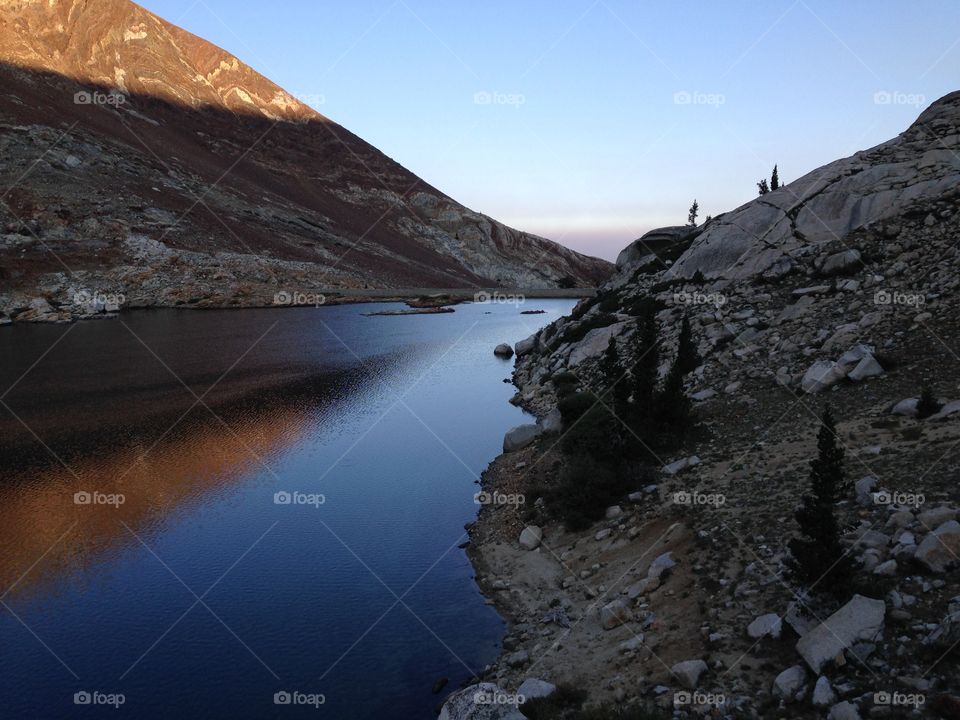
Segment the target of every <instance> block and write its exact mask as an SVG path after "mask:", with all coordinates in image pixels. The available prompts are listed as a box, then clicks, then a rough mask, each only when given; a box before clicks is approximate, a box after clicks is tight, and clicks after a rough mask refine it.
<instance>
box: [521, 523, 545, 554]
mask: <svg viewBox="0 0 960 720" xmlns="http://www.w3.org/2000/svg"><path fill="white" fill-rule="evenodd" d="M542 540H543V530H541V529H540V528H539V527H538V526H536V525H527V527H525V528H524V529H523V531H522V532H521V533H520V541H519V542H520V547H522V548H524V549H525V550H536V549H537V548H538V547H540V543H541V541H542Z"/></svg>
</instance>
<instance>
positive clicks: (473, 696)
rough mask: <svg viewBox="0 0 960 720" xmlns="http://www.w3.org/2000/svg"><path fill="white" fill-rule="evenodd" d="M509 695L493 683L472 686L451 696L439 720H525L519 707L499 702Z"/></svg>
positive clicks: (441, 711) (444, 705)
mask: <svg viewBox="0 0 960 720" xmlns="http://www.w3.org/2000/svg"><path fill="white" fill-rule="evenodd" d="M507 697H509V695H508V694H507V692H506V691H504V690H502V689H501V688H500V687H498V686H497V685H494V684H493V683H486V682H485V683H479V684H477V685H470V686H468V687H465V688H464V689H463V690H458V691H457V692H455V693H453V694H452V695H450V696H449V697H448V698H447V700H446V702H444V704H443V708H441V710H440V715H439V716H438V720H525V716H524V715H523V713H521V712H520V711H519V710H518V709H517V706H516V705H514V704H512V703H506V702H497V700H498V699H499V698H507Z"/></svg>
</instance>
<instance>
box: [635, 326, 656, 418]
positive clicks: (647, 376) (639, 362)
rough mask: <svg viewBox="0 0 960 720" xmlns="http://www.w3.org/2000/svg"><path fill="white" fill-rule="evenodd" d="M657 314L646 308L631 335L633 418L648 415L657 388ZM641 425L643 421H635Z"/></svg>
mask: <svg viewBox="0 0 960 720" xmlns="http://www.w3.org/2000/svg"><path fill="white" fill-rule="evenodd" d="M657 335H658V333H657V315H656V311H655V310H654V309H653V308H646V309H645V311H644V314H643V315H642V316H641V317H640V319H639V321H638V327H637V330H636V332H635V333H634V336H633V339H634V341H633V351H634V365H633V370H632V381H633V382H632V387H631V390H632V394H633V411H632V415H633V416H634V418H635V419H638V420H639V419H642V418H646V417H649V415H650V414H651V411H652V409H653V399H654V395H655V394H656V390H657V379H658V374H659V368H660V348H659V345H658V341H659V338H658V337H657ZM637 424H638V425H642V424H643V423H642V422H641V423H637Z"/></svg>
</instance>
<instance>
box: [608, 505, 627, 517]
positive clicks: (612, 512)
mask: <svg viewBox="0 0 960 720" xmlns="http://www.w3.org/2000/svg"><path fill="white" fill-rule="evenodd" d="M621 515H623V508H621V507H620V506H619V505H611V506H610V507H608V508H607V509H606V510H605V511H604V513H603V516H604V517H605V518H606V519H607V520H613V519H615V518H618V517H620V516H621Z"/></svg>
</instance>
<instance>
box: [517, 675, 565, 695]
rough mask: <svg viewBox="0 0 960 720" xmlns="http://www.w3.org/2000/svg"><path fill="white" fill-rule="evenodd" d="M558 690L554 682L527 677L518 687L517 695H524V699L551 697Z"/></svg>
mask: <svg viewBox="0 0 960 720" xmlns="http://www.w3.org/2000/svg"><path fill="white" fill-rule="evenodd" d="M556 690H557V686H556V685H554V684H553V683H548V682H547V681H546V680H540V679H539V678H527V679H526V680H524V681H523V682H522V683H520V687H518V688H517V695H522V696H523V699H524V701H527V700H533V699H535V698H545V697H550V696H551V695H553V693H554V692H556Z"/></svg>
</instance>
